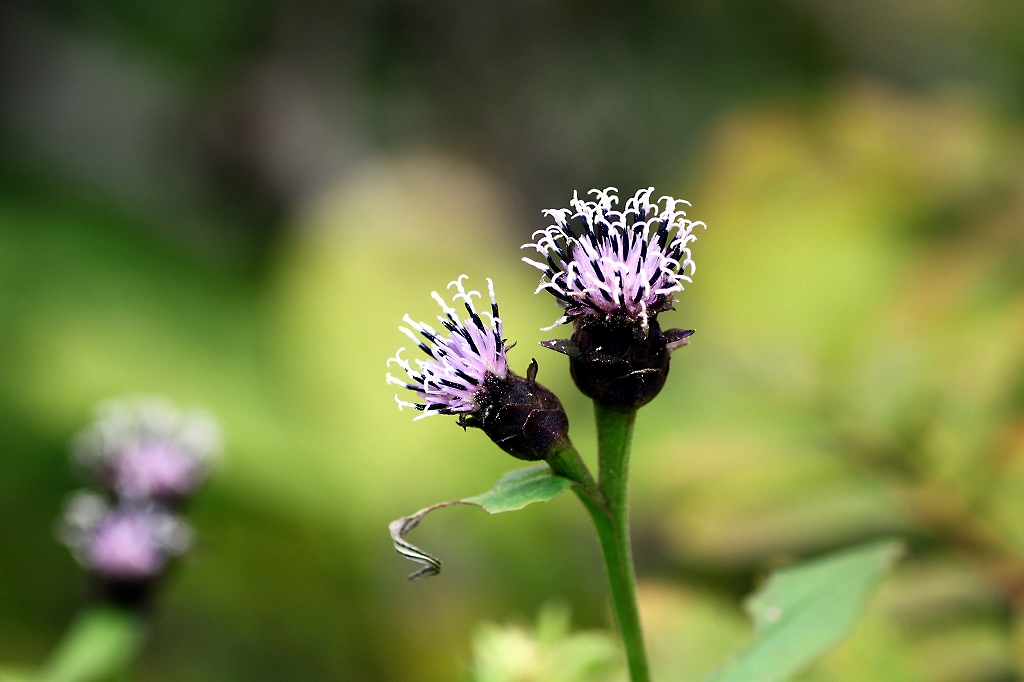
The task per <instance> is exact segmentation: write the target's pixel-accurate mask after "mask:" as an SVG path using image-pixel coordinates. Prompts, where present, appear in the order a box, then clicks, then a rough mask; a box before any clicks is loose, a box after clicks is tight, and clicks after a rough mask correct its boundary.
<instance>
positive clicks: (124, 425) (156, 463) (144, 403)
mask: <svg viewBox="0 0 1024 682" xmlns="http://www.w3.org/2000/svg"><path fill="white" fill-rule="evenodd" d="M218 450H219V435H218V428H217V423H216V420H214V418H213V417H212V416H211V415H209V414H208V413H207V412H205V411H202V410H191V411H188V412H182V411H180V410H178V409H177V408H176V407H175V406H174V405H172V404H171V403H170V402H168V401H167V400H164V399H162V398H158V397H145V398H128V399H122V400H114V401H108V402H106V403H103V404H102V405H101V406H100V408H99V410H98V414H97V419H96V421H95V422H94V423H93V424H92V426H90V427H89V428H87V429H86V430H85V431H83V432H82V433H80V434H79V435H78V437H77V438H76V440H75V448H74V455H75V459H76V460H77V461H78V462H79V463H80V464H81V465H83V466H84V467H86V468H87V469H88V470H90V471H91V472H92V474H93V475H94V477H95V478H96V479H97V480H98V481H99V482H100V483H102V484H103V485H104V486H105V487H106V488H107V489H108V490H109V491H110V492H111V493H112V494H114V495H115V496H117V497H118V498H122V499H127V500H136V501H140V500H146V499H158V500H163V501H172V502H173V501H178V500H180V499H181V498H183V497H184V496H186V495H187V494H188V493H190V492H192V490H193V489H194V488H195V487H196V486H198V485H199V483H200V482H201V481H202V479H203V478H204V477H205V476H206V474H207V473H208V470H209V468H210V464H211V461H212V459H213V457H214V456H215V455H216V453H217V451H218Z"/></svg>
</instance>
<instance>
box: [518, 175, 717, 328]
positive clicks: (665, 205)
mask: <svg viewBox="0 0 1024 682" xmlns="http://www.w3.org/2000/svg"><path fill="white" fill-rule="evenodd" d="M617 191H618V190H616V189H615V188H614V187H609V188H607V189H604V190H597V189H593V190H590V194H594V195H596V199H597V200H596V201H584V200H582V199H580V198H579V196H578V195H577V194H576V193H573V199H572V203H571V205H572V208H571V209H569V208H560V209H548V210H545V211H544V214H545V215H547V216H549V217H550V218H552V219H553V220H554V224H553V225H550V226H548V227H547V228H545V229H543V230H539V231H537V232H535V233H534V234H533V237H534V239H535V240H536V241H534V242H532V243H529V244H524V245H523V248H532V249H535V250H536V251H537V252H538V253H539V254H540V255H541V256H543V258H544V261H545V262H543V263H540V262H537V261H535V260H531V259H530V258H523V261H525V262H526V263H528V264H530V265H532V266H534V267H535V268H537V269H539V270H540V271H541V272H543V273H544V276H543V278H542V280H541V283H540V286H539V287H538V288H537V291H538V292H539V291H541V290H542V289H546V290H547V291H549V292H551V294H552V295H553V296H554V297H555V298H557V299H558V301H559V303H560V304H561V305H562V306H563V307H564V308H565V311H566V312H565V316H564V317H562V318H561V319H559V320H558V321H557V322H556V323H555V325H553V326H557V325H559V324H563V323H565V322H569V321H572V320H574V319H578V318H580V317H586V316H598V317H602V318H604V319H611V318H612V317H613V316H616V315H621V316H623V317H624V318H625V319H626V320H628V321H630V322H639V323H640V325H641V327H642V328H643V329H644V330H645V332H646V330H647V327H648V319H649V317H650V316H652V315H656V314H657V313H659V312H661V311H663V310H667V309H669V308H671V306H672V303H673V301H674V300H675V294H676V292H679V291H682V289H683V282H690V281H691V280H690V277H689V275H687V268H689V274H690V275H692V274H693V272H694V270H695V269H696V264H695V263H694V262H693V258H692V257H691V253H690V249H689V246H688V245H689V244H690V242H692V241H694V240H696V239H697V236H696V235H694V234H693V229H694V228H695V227H697V226H698V225H699V226H702V227H706V225H704V223H702V222H694V221H691V220H688V219H687V218H686V213H685V212H684V211H682V210H680V209H679V206H680V204H683V205H686V206H689V202H687V201H684V200H682V199H674V198H672V197H670V196H664V197H661V198H660V199H659V200H658V202H656V203H652V202H651V194H652V193H653V192H654V188H653V187H648V188H647V189H644V190H640V191H638V192H637V193H636V194H635V195H633V197H632V198H631V199H628V200H627V201H626V204H625V206H624V207H623V208H622V210H616V209H615V206H616V205H617V204H618V203H619V197H618V195H617V194H616V192H617ZM574 226H575V227H574Z"/></svg>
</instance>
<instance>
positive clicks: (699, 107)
mask: <svg viewBox="0 0 1024 682" xmlns="http://www.w3.org/2000/svg"><path fill="white" fill-rule="evenodd" d="M609 185H611V186H616V187H618V188H619V189H620V190H621V191H622V193H624V194H627V195H631V194H632V192H633V191H634V190H635V189H636V188H639V187H646V186H648V185H655V186H656V188H657V190H658V191H659V193H660V192H662V191H664V192H665V193H672V194H674V195H675V196H682V197H685V198H687V199H689V200H690V201H691V202H692V203H693V210H692V211H691V217H692V218H694V219H698V220H703V221H706V222H707V223H708V225H709V226H710V227H709V229H708V230H707V231H706V232H703V231H702V232H701V233H700V235H699V240H698V242H697V243H696V245H695V247H694V254H695V258H696V261H697V263H698V265H699V267H698V272H697V274H696V276H695V278H694V283H693V285H691V286H689V287H688V288H687V291H686V292H685V293H683V294H682V295H681V301H680V304H679V306H678V307H679V310H678V311H677V312H675V313H671V314H669V315H668V317H670V318H671V319H670V320H668V321H667V322H669V323H670V324H671V325H673V326H686V327H690V328H695V329H696V330H697V334H696V335H695V336H694V338H693V342H692V343H691V345H690V346H689V347H687V348H685V349H683V350H681V351H679V352H678V353H677V355H676V358H675V362H674V369H673V372H672V375H671V376H670V378H669V382H668V386H667V388H666V389H665V391H664V393H663V394H662V395H661V396H660V397H659V398H658V400H657V401H656V402H654V403H653V404H652V405H651V406H649V407H647V408H645V409H644V410H643V411H642V412H641V416H640V419H639V425H638V436H637V443H636V447H635V450H634V451H635V458H634V461H635V473H634V484H633V493H634V504H633V515H634V524H635V531H634V532H635V546H636V554H637V564H638V569H639V573H640V576H641V579H642V582H643V584H642V588H641V592H642V601H643V609H644V617H645V621H646V623H647V628H648V631H649V637H650V640H651V647H652V650H653V655H654V659H655V668H656V671H657V672H658V679H659V680H661V681H663V682H684V681H685V682H689V681H691V680H693V681H696V680H699V679H700V678H701V677H702V675H703V674H704V673H706V672H707V671H708V670H709V669H710V668H711V667H713V666H714V665H716V664H717V663H719V662H720V661H721V660H722V658H723V657H724V656H725V654H726V652H728V651H729V650H731V649H732V648H733V647H734V646H735V645H736V644H737V643H740V642H742V641H743V639H744V637H745V636H746V632H747V629H746V625H745V619H744V618H743V615H742V611H741V609H740V606H739V604H740V599H741V598H742V596H743V595H744V594H746V593H747V592H749V591H750V590H751V589H752V588H753V587H754V586H756V585H757V584H758V582H759V580H761V578H762V577H763V575H764V573H765V571H766V570H768V569H770V568H771V567H774V566H778V565H782V564H784V563H788V562H791V561H794V560H797V559H799V558H802V557H805V556H811V555H814V554H816V553H819V552H821V551H825V550H828V549H831V548H834V547H839V546H843V545H845V544H848V543H850V542H853V541H857V540H862V539H868V538H874V537H881V536H889V535H900V536H902V537H905V538H907V539H908V541H909V544H910V548H911V551H910V553H909V555H908V557H907V558H906V559H905V560H904V562H903V563H902V564H901V566H900V568H899V569H898V570H897V572H896V573H895V574H894V575H893V576H892V577H891V578H890V579H888V580H887V582H886V583H885V584H884V585H883V588H882V590H881V591H880V593H879V595H878V597H877V598H876V599H875V601H874V602H873V603H872V606H871V608H870V610H869V614H868V616H867V617H866V618H865V620H864V621H863V623H862V624H861V626H860V627H859V628H858V630H857V631H856V632H855V634H854V635H853V637H852V638H851V639H850V640H849V641H848V642H847V643H846V644H845V645H843V646H842V647H841V648H840V649H838V650H836V651H835V652H833V653H832V654H830V655H829V656H828V657H826V658H825V659H824V660H823V661H822V662H821V663H820V664H818V665H816V666H815V667H814V668H813V669H812V670H811V671H809V672H808V673H807V674H806V675H805V677H806V679H808V680H820V681H822V682H846V681H853V680H883V681H884V680H893V681H896V680H900V681H902V680H908V681H909V680H920V681H922V682H929V681H934V682H958V681H962V682H982V681H997V680H1019V679H1022V676H1021V675H1022V672H1024V559H1022V553H1024V5H1021V4H1019V3H1018V2H1014V1H1013V0H990V1H984V0H887V1H884V2H883V1H882V0H859V1H850V2H833V1H831V0H775V1H770V2H769V1H766V2H759V1H757V0H689V1H687V2H678V3H673V2H663V1H660V0H644V1H642V2H635V3H622V4H618V3H613V2H590V1H584V0H576V1H564V0H529V1H526V0H500V1H497V2H490V3H481V2H473V1H472V0H440V1H439V2H426V1H423V0H394V1H389V0H354V1H350V2H337V3H328V2H317V1H315V0H258V1H254V2H246V1H244V0H202V1H199V0H178V1H176V2H159V1H157V0H67V1H64V2H61V1H58V0H52V1H43V2H6V3H3V4H2V5H0V358H2V361H0V434H2V437H0V666H8V667H9V668H10V669H24V668H31V667H33V666H35V665H38V664H39V663H40V662H41V661H42V660H43V659H44V658H45V656H46V654H47V652H48V651H49V650H50V649H51V648H52V647H53V646H54V645H55V643H56V642H57V641H58V639H59V637H60V635H61V633H62V631H63V630H64V628H65V627H66V626H67V624H68V623H69V621H70V620H71V619H72V617H73V615H74V613H75V612H76V610H77V609H78V608H79V607H80V605H81V604H82V602H83V600H84V599H85V597H86V594H87V590H86V587H85V581H84V579H83V577H82V576H81V573H80V571H79V569H78V568H77V566H76V565H75V563H74V561H73V559H72V558H71V556H70V554H69V553H68V551H67V550H66V549H65V548H64V547H62V546H60V545H59V544H58V542H57V541H56V540H55V536H54V532H53V523H54V519H55V517H56V516H57V515H58V514H59V512H60V509H61V507H62V504H63V501H64V499H65V498H66V496H67V495H68V494H69V493H70V492H71V491H73V490H74V489H76V488H77V487H78V486H80V485H81V482H80V481H79V480H78V479H76V478H75V476H74V475H73V473H72V472H71V470H70V467H69V466H68V460H67V443H68V440H69V439H70V438H71V436H72V435H73V434H74V433H75V432H76V430H78V429H79V428H80V427H82V426H83V425H84V424H85V423H87V422H88V420H89V419H90V416H91V414H92V409H93V406H94V405H95V403H96V402H97V401H99V400H101V399H103V398H107V397H110V396H115V395H119V394H122V393H126V392H145V393H160V394H165V395H167V396H169V397H171V398H172V399H174V400H176V401H178V402H180V403H183V404H201V405H205V406H206V407H208V408H210V409H211V410H212V411H214V412H215V413H216V414H217V415H218V416H219V417H220V418H221V420H222V423H223V427H224V432H225V440H226V443H227V452H226V454H225V460H224V464H223V466H222V468H221V469H220V471H219V472H218V473H217V475H216V477H215V478H214V480H213V481H212V482H211V483H210V484H209V486H208V487H207V488H206V489H205V490H204V491H203V493H202V494H201V495H200V497H199V499H198V500H197V502H196V504H195V506H194V507H193V509H192V512H191V519H192V521H193V523H194V525H195V526H196V528H197V530H198V533H199V538H200V541H199V546H198V548H197V551H195V552H194V553H193V554H192V556H190V557H189V558H188V559H187V560H186V561H184V562H183V563H182V564H181V565H180V566H179V567H178V568H177V570H176V572H175V573H174V575H173V576H172V577H171V579H170V580H169V581H168V584H167V586H166V589H165V590H164V591H163V593H162V594H161V595H160V598H159V600H158V611H157V613H156V615H155V623H154V632H153V636H152V638H151V640H150V642H149V643H148V645H147V647H146V649H145V652H144V654H143V656H142V658H141V659H140V660H139V662H138V663H137V665H136V666H135V668H134V670H133V671H132V675H131V677H132V679H137V680H152V681H154V682H162V681H165V680H166V681H170V680H190V681H197V682H203V681H206V680H210V681H224V682H233V681H235V680H238V681H245V682H258V681H260V680H305V681H310V682H311V681H313V680H373V681H376V680H380V681H395V682H435V681H438V682H439V681H442V680H462V679H466V677H467V676H469V675H472V676H473V678H474V679H476V680H478V682H549V681H558V682H573V681H579V680H591V679H605V678H606V677H608V676H610V677H611V678H612V679H616V676H618V675H620V674H621V672H620V671H619V670H617V668H616V665H615V660H614V659H615V650H614V644H613V643H612V640H610V639H609V638H608V635H607V634H606V632H607V629H608V627H609V622H610V617H609V612H608V609H607V607H606V602H605V597H604V578H603V575H602V573H601V564H600V560H599V554H598V550H597V547H596V543H595V541H594V539H593V537H592V532H591V530H590V529H589V528H588V526H587V521H586V519H585V517H584V514H583V513H582V510H581V509H580V508H579V506H578V504H577V503H576V502H575V500H573V499H571V498H570V497H568V496H566V497H564V498H559V499H558V500H555V501H553V502H551V503H549V504H546V505H536V506H534V507H530V508H529V509H527V510H524V511H522V512H520V513H517V514H508V515H501V516H496V517H488V516H487V515H486V514H483V513H481V512H480V511H479V510H474V509H470V508H465V509H463V508H455V509H452V510H448V511H446V512H440V513H438V514H437V515H436V516H433V517H431V518H430V519H429V521H428V522H427V523H425V524H424V526H423V527H422V529H420V530H417V531H416V532H415V533H414V535H413V536H411V537H410V539H412V540H413V541H414V542H417V544H422V545H423V546H424V547H426V548H427V549H428V550H429V551H432V552H435V553H437V554H438V555H440V556H441V557H442V558H443V559H444V560H445V571H444V572H443V573H442V574H441V575H440V576H439V577H438V578H434V579H431V580H426V581H423V582H419V583H408V582H406V581H405V579H404V578H405V575H406V574H407V573H408V572H409V571H410V570H411V568H412V565H411V564H408V562H405V561H403V560H401V559H400V558H399V557H398V556H397V555H395V554H394V552H393V551H392V549H391V546H390V542H389V540H388V537H387V533H386V526H387V523H388V522H389V521H390V520H392V519H394V518H397V517H399V516H402V515H405V514H407V513H411V512H412V511H414V510H416V509H418V508H420V507H422V506H425V505H427V504H429V503H432V502H435V501H438V500H443V499H451V498H455V497H461V496H465V495H468V494H474V493H477V492H481V491H483V490H485V489H487V488H488V487H489V486H490V485H491V484H492V483H493V482H494V480H496V479H497V477H498V476H499V475H500V474H501V473H502V472H503V471H505V470H507V469H509V468H511V467H512V466H515V465H516V464H517V463H516V462H514V461H513V460H511V459H510V458H508V457H507V456H505V455H503V454H502V453H500V452H499V451H498V450H497V449H496V448H494V447H493V446H491V445H490V444H489V443H488V442H487V440H486V438H485V437H484V436H483V435H482V434H481V433H479V432H469V433H463V432H462V430H461V429H458V428H457V427H456V426H455V425H454V424H453V423H452V420H450V419H442V418H434V419H429V420H425V421H421V422H417V423H412V422H411V420H410V415H409V413H408V412H406V413H399V412H398V411H397V410H396V409H395V405H394V402H393V397H392V395H393V391H392V390H391V388H390V387H388V386H387V385H385V383H384V376H383V375H384V372H385V367H384V362H385V360H386V359H387V358H388V357H389V356H391V355H392V354H393V353H394V351H395V349H396V348H397V347H398V346H399V345H402V344H403V342H404V337H403V336H401V335H400V334H399V332H398V331H397V329H396V326H397V324H398V323H399V321H400V318H401V316H402V315H403V314H404V313H406V312H409V313H411V314H412V315H413V316H414V317H417V318H419V319H429V317H428V316H432V315H433V314H435V311H434V304H433V302H432V301H431V300H430V299H429V296H428V294H429V292H430V291H431V290H432V289H441V288H443V287H444V286H445V285H446V283H447V282H448V281H449V280H451V279H453V278H454V277H455V276H457V275H459V274H461V273H467V274H469V275H470V276H471V282H473V283H475V284H476V285H477V286H481V285H482V278H483V277H485V276H490V277H493V278H494V280H495V284H496V287H497V291H498V296H499V298H500V300H501V303H502V308H503V317H504V319H505V329H506V333H507V335H508V336H509V338H510V339H512V340H515V341H518V345H517V346H516V348H515V350H514V351H513V352H512V354H511V361H512V364H513V367H514V368H515V369H516V370H518V371H520V372H521V371H523V370H524V369H525V367H526V365H527V364H528V363H529V361H530V358H531V357H537V359H538V360H539V361H540V366H541V370H540V380H541V381H542V382H544V383H545V384H546V385H548V386H549V387H551V388H552V389H554V390H555V391H556V392H557V393H558V394H559V395H560V396H561V397H562V399H563V401H564V403H565V404H566V407H567V409H568V411H569V413H570V418H571V421H572V424H573V435H574V439H575V440H576V442H577V444H578V445H579V446H580V447H581V449H582V450H584V451H585V452H586V453H588V454H587V456H588V457H589V456H590V454H589V453H591V452H592V450H593V436H592V435H591V431H592V423H593V419H592V416H591V414H590V411H589V405H588V404H587V402H586V401H585V400H584V399H582V396H580V394H579V393H578V392H577V391H576V390H575V388H574V387H573V386H572V384H571V382H570V381H569V379H568V372H567V371H566V363H565V361H564V358H562V357H561V356H557V355H555V354H553V353H550V352H549V351H546V350H544V349H541V348H539V347H538V346H537V345H536V342H537V341H539V340H541V339H543V338H550V337H551V334H545V333H542V332H540V331H539V328H540V327H543V326H546V325H548V324H550V323H551V322H552V321H553V320H554V319H555V318H556V317H557V316H558V311H557V308H556V306H555V305H554V303H553V301H552V300H551V299H550V297H547V296H533V295H532V291H533V289H534V287H535V285H536V276H535V274H536V273H535V271H534V270H532V269H531V268H529V267H527V266H525V265H523V264H521V263H519V262H518V258H519V256H520V251H519V249H518V247H519V245H520V244H521V243H523V242H524V241H526V239H527V238H528V237H529V235H530V233H531V232H532V231H533V230H535V229H538V228H540V227H543V226H544V225H545V222H544V220H543V218H542V217H541V215H540V210H541V209H542V208H549V207H559V206H564V205H566V204H567V202H568V199H569V198H570V197H571V193H572V191H573V190H574V189H578V190H586V189H589V188H590V187H594V186H599V187H606V186H609ZM556 333H564V332H556ZM545 604H548V606H547V607H543V605H545ZM551 604H555V605H554V606H551ZM558 604H561V606H559V605H558ZM542 607H543V608H542ZM539 610H540V612H541V615H540V617H539V621H537V624H536V627H534V626H533V625H531V624H532V623H534V622H535V618H536V614H537V613H538V611H539ZM568 610H571V612H572V622H573V626H572V627H573V628H574V629H584V630H589V631H590V632H588V633H584V634H581V635H577V636H575V637H574V638H568V639H567V638H566V635H565V633H566V631H567V628H568V627H569V626H568V625H567V622H566V619H567V617H568V616H567V611H568ZM486 622H490V623H497V624H498V625H493V624H492V625H487V624H483V625H482V623H486ZM508 624H512V625H508ZM570 659H571V660H570ZM588 661H589V662H592V663H593V666H590V667H592V668H593V670H592V671H590V672H586V671H583V672H581V670H583V668H587V667H588V665H589V663H588ZM601 662H604V663H607V665H605V666H603V667H602V665H599V664H600V663H601ZM599 668H601V669H606V670H605V672H607V675H606V676H605V677H601V676H600V675H599V674H598V672H599V671H598V669H599ZM602 674H603V673H602Z"/></svg>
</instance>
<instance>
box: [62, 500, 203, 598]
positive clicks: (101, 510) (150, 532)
mask: <svg viewBox="0 0 1024 682" xmlns="http://www.w3.org/2000/svg"><path fill="white" fill-rule="evenodd" d="M60 536H61V539H62V540H63V541H64V543H65V544H67V545H68V546H69V547H70V548H71V549H72V552H73V553H74V555H75V558H76V559H77V560H78V562H79V563H80V564H82V566H83V567H84V568H86V569H87V570H89V571H90V572H92V573H93V574H95V575H96V576H97V577H99V578H101V579H104V580H108V581H123V582H141V581H146V580H150V579H152V578H155V577H157V576H158V575H159V574H160V573H161V572H162V571H163V570H164V567H165V566H166V564H167V561H168V560H169V559H170V558H171V557H174V556H178V555H180V554H181V553H183V552H184V551H185V550H187V549H188V548H189V546H190V545H191V543H192V530H191V529H190V528H189V526H188V524H186V523H185V522H184V521H183V520H182V519H181V518H180V517H178V516H177V515H176V514H174V513H172V512H169V511H167V510H166V509H162V508H161V507H159V506H158V505H156V504H155V503H147V504H135V503H131V502H124V503H121V504H120V505H118V506H116V507H110V506H109V505H108V504H107V503H106V501H104V500H103V498H101V497H100V496H99V495H96V494H95V493H89V492H79V493H77V494H75V495H74V496H73V497H72V498H71V500H70V501H69V502H68V505H67V509H66V510H65V513H64V518H63V520H62V522H61V526H60Z"/></svg>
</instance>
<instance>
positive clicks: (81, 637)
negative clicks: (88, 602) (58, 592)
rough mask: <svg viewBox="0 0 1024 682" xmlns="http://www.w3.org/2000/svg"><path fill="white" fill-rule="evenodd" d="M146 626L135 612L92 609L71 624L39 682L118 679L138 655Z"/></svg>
mask: <svg viewBox="0 0 1024 682" xmlns="http://www.w3.org/2000/svg"><path fill="white" fill-rule="evenodd" d="M144 630H145V627H144V625H143V619H142V615H141V614H139V613H138V612H137V611H132V610H128V609H122V608H116V607H112V606H95V607H92V608H89V609H87V610H85V611H83V612H82V613H81V614H79V616H78V618H77V619H76V620H75V622H74V623H73V624H72V625H71V628H70V629H69V630H68V632H67V634H65V635H64V639H63V640H62V641H61V643H60V644H59V645H58V646H57V649H56V651H54V652H53V655H52V656H51V657H50V660H49V661H47V663H46V665H45V666H44V667H43V669H42V671H40V673H39V676H38V678H37V680H38V682H106V681H107V680H111V679H117V678H118V676H119V674H121V673H123V672H124V671H125V670H126V669H127V668H128V666H129V665H131V662H132V660H133V659H134V658H135V655H136V654H137V653H138V650H139V646H140V645H141V644H142V638H143V634H144Z"/></svg>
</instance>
